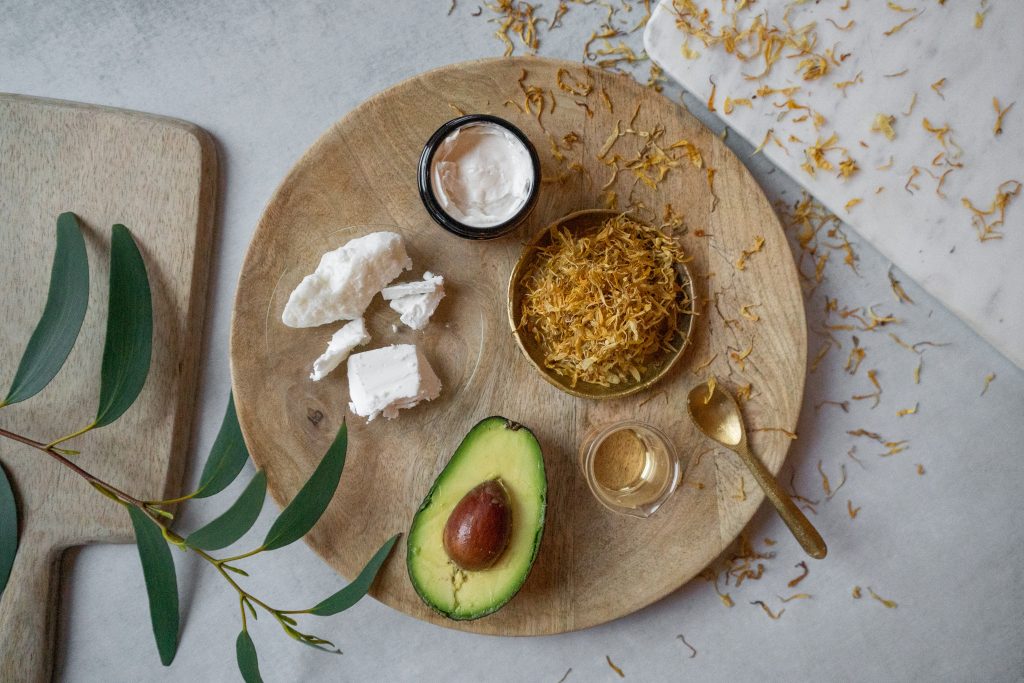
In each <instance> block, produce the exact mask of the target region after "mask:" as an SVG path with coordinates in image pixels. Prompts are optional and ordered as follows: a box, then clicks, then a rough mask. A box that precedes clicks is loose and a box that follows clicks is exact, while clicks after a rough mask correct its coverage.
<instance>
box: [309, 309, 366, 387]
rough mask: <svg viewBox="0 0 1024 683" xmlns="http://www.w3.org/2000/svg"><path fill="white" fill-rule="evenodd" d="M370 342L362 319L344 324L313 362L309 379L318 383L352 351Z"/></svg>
mask: <svg viewBox="0 0 1024 683" xmlns="http://www.w3.org/2000/svg"><path fill="white" fill-rule="evenodd" d="M369 341H370V335H369V333H368V332H367V331H366V323H365V322H363V319H362V318H356V319H355V320H353V321H352V322H350V323H346V324H345V325H343V326H342V327H341V329H340V330H338V331H337V332H335V333H334V336H332V337H331V341H330V343H329V344H327V350H326V351H324V352H323V355H321V356H320V357H319V358H317V359H316V360H315V361H313V373H312V374H311V375H310V376H309V378H310V379H311V380H313V381H315V382H319V381H320V380H322V379H323V378H324V377H326V376H327V375H328V374H329V373H330V372H332V371H333V370H334V368H336V367H338V366H339V365H341V363H342V362H343V361H344V360H345V359H346V358H348V354H350V353H352V349H354V348H356V347H357V346H362V345H363V344H366V343H368V342H369Z"/></svg>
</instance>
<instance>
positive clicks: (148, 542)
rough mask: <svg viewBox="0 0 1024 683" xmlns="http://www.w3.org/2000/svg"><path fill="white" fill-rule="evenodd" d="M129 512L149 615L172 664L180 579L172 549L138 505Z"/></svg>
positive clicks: (158, 644)
mask: <svg viewBox="0 0 1024 683" xmlns="http://www.w3.org/2000/svg"><path fill="white" fill-rule="evenodd" d="M128 514H129V515H130V516H131V518H132V526H133V527H134V528H135V543H136V544H137V545H138V548H139V559H140V560H141V561H142V575H143V576H144V577H145V579H146V592H147V593H148V594H149V618H150V621H152V623H153V636H154V637H155V638H156V648H157V650H158V651H159V652H160V661H161V662H162V663H163V665H164V666H170V664H171V662H172V661H174V655H175V653H176V652H177V650H178V626H179V615H178V582H177V577H176V574H175V571H174V560H173V559H172V558H171V549H170V547H169V546H168V545H167V541H166V540H164V536H163V533H162V532H161V529H160V527H159V526H157V525H156V524H155V523H154V522H153V520H151V519H150V518H149V517H147V516H146V514H145V513H144V512H142V511H141V510H139V509H138V508H136V507H129V508H128Z"/></svg>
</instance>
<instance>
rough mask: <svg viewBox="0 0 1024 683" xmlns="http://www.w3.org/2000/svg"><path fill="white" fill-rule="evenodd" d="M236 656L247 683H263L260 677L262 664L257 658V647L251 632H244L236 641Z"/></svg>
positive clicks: (239, 668)
mask: <svg viewBox="0 0 1024 683" xmlns="http://www.w3.org/2000/svg"><path fill="white" fill-rule="evenodd" d="M235 656H236V657H237V659H238V671H239V673H241V674H242V680H243V681H245V683H263V677H262V676H260V662H259V659H257V658H256V645H255V644H253V642H252V638H250V637H249V632H248V631H245V630H243V631H242V632H241V633H239V634H238V640H236V641H235Z"/></svg>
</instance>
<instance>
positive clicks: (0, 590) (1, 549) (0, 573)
mask: <svg viewBox="0 0 1024 683" xmlns="http://www.w3.org/2000/svg"><path fill="white" fill-rule="evenodd" d="M17 553H18V506H17V505H16V504H15V501H14V490H13V489H12V488H11V482H10V481H9V480H8V479H7V473H6V472H5V471H4V466H3V465H2V464H0V596H2V595H3V594H4V588H6V587H7V579H9V578H10V577H11V567H13V566H14V556H15V555H16V554H17Z"/></svg>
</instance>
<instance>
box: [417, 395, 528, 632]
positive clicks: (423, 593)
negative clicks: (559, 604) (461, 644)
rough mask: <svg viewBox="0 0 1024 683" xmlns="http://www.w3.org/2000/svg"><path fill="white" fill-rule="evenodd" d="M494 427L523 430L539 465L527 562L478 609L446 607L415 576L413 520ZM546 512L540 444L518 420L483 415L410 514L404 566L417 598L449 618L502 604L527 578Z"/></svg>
mask: <svg viewBox="0 0 1024 683" xmlns="http://www.w3.org/2000/svg"><path fill="white" fill-rule="evenodd" d="M494 429H504V430H508V431H510V432H519V431H522V432H524V433H525V434H524V436H526V437H527V441H528V442H529V443H530V444H531V445H532V446H533V447H534V448H535V449H536V462H535V463H534V464H535V465H536V466H537V468H538V469H539V474H540V482H539V483H540V486H539V490H538V491H537V492H536V500H534V499H533V496H531V504H532V505H534V506H535V507H536V510H537V513H538V519H537V521H536V523H535V529H534V531H533V533H532V539H531V540H530V544H529V553H530V557H529V562H528V564H527V565H526V567H525V570H524V571H522V572H521V574H520V575H518V576H517V578H516V580H515V581H513V582H512V583H511V584H510V585H509V586H508V587H507V588H506V590H505V592H503V593H501V594H500V596H501V597H499V598H498V599H497V600H495V601H494V602H493V603H491V604H488V605H485V606H482V607H481V608H480V609H477V610H473V611H468V612H467V611H455V610H446V609H444V608H443V607H441V606H439V605H438V604H436V603H435V602H434V601H433V600H432V599H431V597H430V595H429V593H428V591H427V590H426V589H425V587H424V586H423V585H422V584H421V582H420V581H419V580H418V577H417V570H416V562H417V555H416V553H414V551H413V549H414V545H415V544H416V543H418V541H419V536H418V534H417V522H418V521H419V520H420V518H421V515H423V513H424V512H426V511H428V510H429V509H430V508H431V506H432V504H433V502H434V498H435V496H436V495H437V493H438V489H439V488H440V487H441V486H443V485H444V482H445V480H446V478H447V475H449V474H450V472H451V471H452V470H453V468H457V467H459V466H460V464H461V462H462V460H463V459H464V458H467V457H469V458H472V457H473V453H474V448H473V447H474V444H475V442H476V437H477V436H478V435H479V434H480V433H481V432H485V431H487V430H494ZM484 480H485V478H481V482H482V481H484ZM477 483H480V482H477ZM471 488H472V487H471ZM469 490H470V489H466V491H461V492H457V495H455V494H453V496H452V497H453V498H454V501H455V502H458V501H459V500H461V498H462V496H464V495H465V494H466V493H468V491H469ZM546 513H547V472H546V470H545V467H544V458H543V454H542V451H541V448H540V442H539V441H537V437H536V436H534V434H533V432H532V431H530V430H529V429H528V428H526V427H524V426H523V425H522V424H520V423H518V422H515V421H513V420H510V419H508V418H505V417H501V416H499V415H494V416H491V417H487V418H484V419H483V420H481V421H480V422H478V423H476V424H475V425H474V426H473V427H472V429H470V430H469V432H467V433H466V436H465V437H464V438H463V439H462V442H460V443H459V446H458V448H456V449H455V453H453V454H452V457H451V459H450V460H449V461H448V464H447V465H445V467H444V469H443V470H441V473H440V474H438V475H437V478H436V479H435V480H434V483H433V485H431V487H430V490H429V491H428V492H427V495H426V496H425V497H424V498H423V502H422V503H420V506H419V508H417V510H416V514H415V515H414V516H413V520H412V524H411V525H410V529H409V533H408V534H407V535H406V569H407V571H408V574H409V579H410V581H411V582H412V585H413V588H414V589H415V590H416V593H417V594H418V595H419V596H420V599H422V600H423V602H424V603H425V604H426V605H427V606H428V607H430V608H431V609H432V610H434V611H435V612H437V613H438V614H441V615H443V616H444V617H446V618H448V619H452V620H453V621H471V620H473V619H479V618H481V617H485V616H487V615H489V614H493V613H494V612H496V611H498V610H499V609H501V608H502V607H504V606H505V605H506V604H508V602H509V601H510V600H511V599H512V598H514V597H515V596H516V594H517V593H518V592H519V590H520V589H521V588H522V587H523V584H525V583H526V579H527V577H528V576H529V574H530V570H531V569H532V568H533V564H534V562H535V560H536V559H537V552H538V551H539V550H540V544H541V539H542V538H543V535H544V524H545V519H546ZM516 523H517V522H516V520H513V525H515V524H516ZM437 543H438V545H439V546H442V539H441V538H440V537H438V539H437ZM510 545H511V543H510ZM512 551H513V549H512V548H511V547H510V548H508V549H506V553H508V552H512ZM441 552H444V550H443V547H441ZM487 571H489V570H483V571H481V572H466V574H486V572H487Z"/></svg>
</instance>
